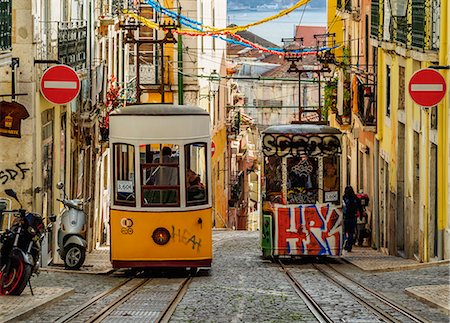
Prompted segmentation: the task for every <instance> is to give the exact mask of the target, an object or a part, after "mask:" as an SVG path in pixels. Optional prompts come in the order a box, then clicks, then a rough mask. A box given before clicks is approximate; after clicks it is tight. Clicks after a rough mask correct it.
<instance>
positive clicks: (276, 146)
mask: <svg viewBox="0 0 450 323" xmlns="http://www.w3.org/2000/svg"><path fill="white" fill-rule="evenodd" d="M262 148H263V153H264V155H265V156H275V155H276V156H279V157H285V156H310V157H312V156H319V155H335V154H339V153H341V141H340V140H339V137H338V136H335V135H321V136H304V135H303V136H301V135H275V134H266V135H264V137H263V140H262Z"/></svg>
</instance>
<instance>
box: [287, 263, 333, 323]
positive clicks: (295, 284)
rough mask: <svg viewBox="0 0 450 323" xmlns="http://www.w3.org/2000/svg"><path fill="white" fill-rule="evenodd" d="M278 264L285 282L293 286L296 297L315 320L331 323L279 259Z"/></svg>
mask: <svg viewBox="0 0 450 323" xmlns="http://www.w3.org/2000/svg"><path fill="white" fill-rule="evenodd" d="M278 264H279V265H280V267H281V269H282V270H283V273H284V274H285V276H286V278H287V280H288V281H289V282H290V283H291V285H292V286H293V288H294V290H295V292H296V293H297V295H298V296H300V298H301V299H302V300H303V301H304V302H305V304H306V306H307V307H308V308H309V310H310V311H311V313H312V314H313V315H314V316H315V318H316V319H317V320H318V321H319V322H321V323H332V322H333V320H332V319H331V318H330V317H329V316H328V315H327V314H326V313H325V311H324V310H323V309H322V307H321V306H320V305H319V304H318V303H317V302H316V301H315V300H314V298H313V297H312V295H311V294H310V293H308V292H307V291H306V289H305V288H304V287H303V286H302V284H301V283H300V282H299V281H298V280H297V279H296V278H295V277H294V275H292V273H291V272H290V271H289V269H288V268H287V267H286V266H285V265H284V264H283V263H282V262H281V260H279V259H278Z"/></svg>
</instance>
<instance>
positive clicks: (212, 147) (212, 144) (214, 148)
mask: <svg viewBox="0 0 450 323" xmlns="http://www.w3.org/2000/svg"><path fill="white" fill-rule="evenodd" d="M215 151H216V144H215V143H214V141H211V157H213V156H214V152H215Z"/></svg>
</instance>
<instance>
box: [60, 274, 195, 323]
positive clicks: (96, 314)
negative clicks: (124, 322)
mask: <svg viewBox="0 0 450 323" xmlns="http://www.w3.org/2000/svg"><path fill="white" fill-rule="evenodd" d="M193 277H194V275H193V274H190V275H189V276H188V277H185V278H183V279H181V281H176V279H175V282H174V279H168V278H129V279H126V280H125V281H123V282H121V283H120V284H118V285H116V286H114V287H113V288H111V289H109V290H107V291H105V292H103V293H101V294H99V295H97V296H96V297H94V298H93V299H91V300H89V301H88V302H86V303H84V304H82V305H80V306H78V307H77V308H75V309H73V310H72V311H70V312H69V313H67V314H66V315H64V316H63V317H60V318H59V319H58V320H56V321H55V322H57V323H66V322H90V323H94V322H107V321H109V320H110V319H111V320H112V321H117V319H119V320H120V317H122V316H123V318H128V319H130V318H133V315H135V314H136V313H138V315H140V316H141V317H140V319H142V316H144V317H145V321H153V322H158V323H160V322H168V321H169V319H170V317H171V316H172V314H173V313H174V312H175V309H176V307H177V305H178V304H179V303H180V302H181V300H182V299H183V297H184V295H185V294H186V292H187V290H188V288H189V284H190V283H191V281H192V280H193ZM142 300H145V303H146V306H144V307H141V308H140V309H137V307H136V304H138V305H139V302H140V301H142ZM128 303H130V304H128ZM140 319H139V318H137V321H139V320H140Z"/></svg>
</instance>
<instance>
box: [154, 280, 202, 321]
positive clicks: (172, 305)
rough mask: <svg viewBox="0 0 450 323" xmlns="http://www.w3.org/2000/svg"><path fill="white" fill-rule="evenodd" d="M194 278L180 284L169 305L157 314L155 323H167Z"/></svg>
mask: <svg viewBox="0 0 450 323" xmlns="http://www.w3.org/2000/svg"><path fill="white" fill-rule="evenodd" d="M193 278H194V276H193V275H192V276H189V277H187V278H186V279H185V280H184V281H183V282H182V283H181V286H180V288H179V289H178V291H177V293H176V295H174V297H173V298H172V299H171V300H170V302H169V304H168V305H167V306H166V308H165V309H164V310H163V311H162V312H161V314H159V316H158V318H157V319H156V321H155V322H158V323H166V322H169V320H170V318H171V316H172V314H173V313H174V312H175V309H176V308H177V306H178V304H179V303H180V302H181V300H182V299H183V297H184V295H185V294H186V292H187V290H188V288H189V285H190V284H191V282H192V280H193Z"/></svg>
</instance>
